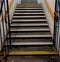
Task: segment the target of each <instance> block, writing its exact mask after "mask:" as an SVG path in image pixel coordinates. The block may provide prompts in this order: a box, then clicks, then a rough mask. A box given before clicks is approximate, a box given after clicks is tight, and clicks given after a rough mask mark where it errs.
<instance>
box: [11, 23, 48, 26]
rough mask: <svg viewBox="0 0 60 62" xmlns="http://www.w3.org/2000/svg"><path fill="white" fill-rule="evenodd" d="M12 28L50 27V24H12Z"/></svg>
mask: <svg viewBox="0 0 60 62" xmlns="http://www.w3.org/2000/svg"><path fill="white" fill-rule="evenodd" d="M11 26H48V24H47V23H46V24H11Z"/></svg>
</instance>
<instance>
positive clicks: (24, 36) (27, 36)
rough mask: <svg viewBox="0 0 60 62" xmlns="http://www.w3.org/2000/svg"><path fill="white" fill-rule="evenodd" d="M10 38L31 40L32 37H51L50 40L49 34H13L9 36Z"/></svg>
mask: <svg viewBox="0 0 60 62" xmlns="http://www.w3.org/2000/svg"><path fill="white" fill-rule="evenodd" d="M11 37H15V38H16V37H17V38H29V37H32V38H33V37H35V38H36V37H38V38H39V37H47V38H48V37H51V38H52V35H51V34H50V35H49V34H48V35H35V34H34V35H18V34H17V35H16V34H14V35H11Z"/></svg>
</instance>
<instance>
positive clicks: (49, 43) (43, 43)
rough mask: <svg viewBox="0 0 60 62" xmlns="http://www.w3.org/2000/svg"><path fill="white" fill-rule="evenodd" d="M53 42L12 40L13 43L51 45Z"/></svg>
mask: <svg viewBox="0 0 60 62" xmlns="http://www.w3.org/2000/svg"><path fill="white" fill-rule="evenodd" d="M52 44H53V42H13V45H52Z"/></svg>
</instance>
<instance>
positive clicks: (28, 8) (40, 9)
mask: <svg viewBox="0 0 60 62" xmlns="http://www.w3.org/2000/svg"><path fill="white" fill-rule="evenodd" d="M22 9H24V10H26V9H30V10H31V9H32V10H35V9H36V10H43V8H19V7H18V8H17V7H16V9H15V10H22Z"/></svg>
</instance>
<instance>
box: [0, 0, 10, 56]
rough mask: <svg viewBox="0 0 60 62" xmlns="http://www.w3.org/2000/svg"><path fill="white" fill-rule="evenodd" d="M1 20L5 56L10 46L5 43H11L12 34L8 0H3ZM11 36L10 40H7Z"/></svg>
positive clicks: (0, 9) (2, 46) (2, 44)
mask: <svg viewBox="0 0 60 62" xmlns="http://www.w3.org/2000/svg"><path fill="white" fill-rule="evenodd" d="M0 19H1V20H0V22H1V42H0V43H1V50H2V52H3V55H4V57H6V56H7V54H8V52H9V48H7V47H5V45H11V34H10V16H9V6H8V0H1V8H0ZM8 37H9V40H6V39H7V38H8Z"/></svg>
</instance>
